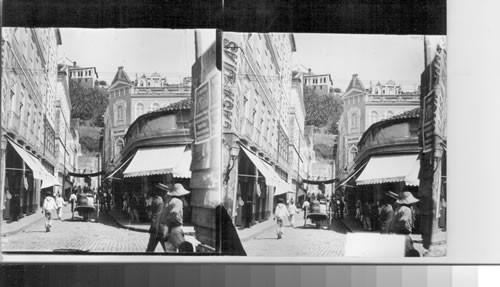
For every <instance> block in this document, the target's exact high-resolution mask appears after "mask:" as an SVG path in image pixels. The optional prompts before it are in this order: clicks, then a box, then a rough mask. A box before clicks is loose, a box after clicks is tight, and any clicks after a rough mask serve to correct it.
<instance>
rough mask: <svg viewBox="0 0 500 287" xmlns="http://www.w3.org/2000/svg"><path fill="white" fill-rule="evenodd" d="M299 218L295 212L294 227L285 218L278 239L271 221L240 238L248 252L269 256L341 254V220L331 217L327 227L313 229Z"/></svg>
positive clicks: (342, 244)
mask: <svg viewBox="0 0 500 287" xmlns="http://www.w3.org/2000/svg"><path fill="white" fill-rule="evenodd" d="M302 218H303V215H302V213H300V214H298V215H297V217H296V219H295V225H296V226H297V227H296V228H292V227H291V226H290V223H289V222H288V221H285V223H284V224H285V231H284V234H283V238H282V239H279V240H278V239H277V237H276V231H275V226H274V225H273V227H272V228H269V229H266V230H265V231H263V232H262V233H260V234H257V236H254V237H253V238H251V239H249V240H246V241H243V242H242V243H243V247H244V248H245V251H246V252H247V255H248V256H271V257H284V256H302V257H317V256H321V257H336V256H337V257H338V256H343V255H344V245H345V237H346V236H345V233H346V229H345V227H344V226H343V225H342V224H341V223H339V222H338V221H336V220H333V221H332V224H331V225H330V226H329V227H328V229H316V228H315V227H314V226H313V225H311V224H308V226H307V228H304V220H303V219H302ZM271 220H272V219H271ZM308 222H310V221H308Z"/></svg>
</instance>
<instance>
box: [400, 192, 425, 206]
mask: <svg viewBox="0 0 500 287" xmlns="http://www.w3.org/2000/svg"><path fill="white" fill-rule="evenodd" d="M419 201H420V200H419V199H416V198H415V197H414V196H413V194H411V192H409V191H405V192H403V193H400V194H399V199H398V200H396V203H398V204H412V203H415V202H419Z"/></svg>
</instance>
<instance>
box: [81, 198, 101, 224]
mask: <svg viewBox="0 0 500 287" xmlns="http://www.w3.org/2000/svg"><path fill="white" fill-rule="evenodd" d="M75 210H76V211H77V212H78V214H79V215H80V216H82V218H83V221H89V220H90V217H91V216H93V215H94V216H95V220H96V221H99V203H98V202H96V201H95V200H94V195H93V194H90V193H81V194H79V195H78V198H77V202H76V207H75Z"/></svg>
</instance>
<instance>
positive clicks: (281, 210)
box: [274, 198, 290, 239]
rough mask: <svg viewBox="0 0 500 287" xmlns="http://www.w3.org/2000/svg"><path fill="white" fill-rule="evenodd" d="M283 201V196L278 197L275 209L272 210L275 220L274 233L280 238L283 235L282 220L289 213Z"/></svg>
mask: <svg viewBox="0 0 500 287" xmlns="http://www.w3.org/2000/svg"><path fill="white" fill-rule="evenodd" d="M283 202H284V200H283V198H278V204H277V205H276V209H275V211H274V219H275V220H276V234H277V235H278V239H281V237H282V236H283V221H284V220H285V218H288V216H289V215H290V214H289V213H288V210H287V208H286V206H285V204H284V203H283Z"/></svg>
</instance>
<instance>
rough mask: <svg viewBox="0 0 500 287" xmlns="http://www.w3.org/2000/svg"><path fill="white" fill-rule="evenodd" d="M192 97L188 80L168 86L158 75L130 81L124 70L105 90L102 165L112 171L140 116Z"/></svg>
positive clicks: (120, 68)
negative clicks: (106, 99)
mask: <svg viewBox="0 0 500 287" xmlns="http://www.w3.org/2000/svg"><path fill="white" fill-rule="evenodd" d="M190 96H191V86H190V81H187V82H186V83H184V82H183V83H182V84H168V83H167V80H166V78H163V77H161V76H160V75H159V74H158V73H153V74H152V75H150V76H146V75H143V76H142V77H140V78H136V79H135V80H134V81H132V80H131V79H130V78H129V77H128V75H127V73H126V72H125V70H124V69H123V67H118V71H117V73H116V75H115V77H114V79H113V81H112V82H111V84H110V86H109V87H108V101H109V104H108V107H107V109H106V112H105V114H104V123H105V129H104V145H103V149H104V151H103V161H104V162H103V164H104V165H103V166H104V167H105V168H106V169H109V168H112V167H113V165H114V163H116V158H117V157H118V156H119V155H120V152H121V150H122V149H123V147H124V145H125V142H124V136H125V133H126V132H127V129H128V127H129V126H130V124H131V123H132V122H134V121H135V120H136V119H137V118H138V117H140V116H141V115H143V114H145V113H148V112H151V111H155V110H158V109H160V108H163V107H166V106H168V105H170V104H172V103H175V102H179V101H181V100H183V99H187V98H189V97H190Z"/></svg>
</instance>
